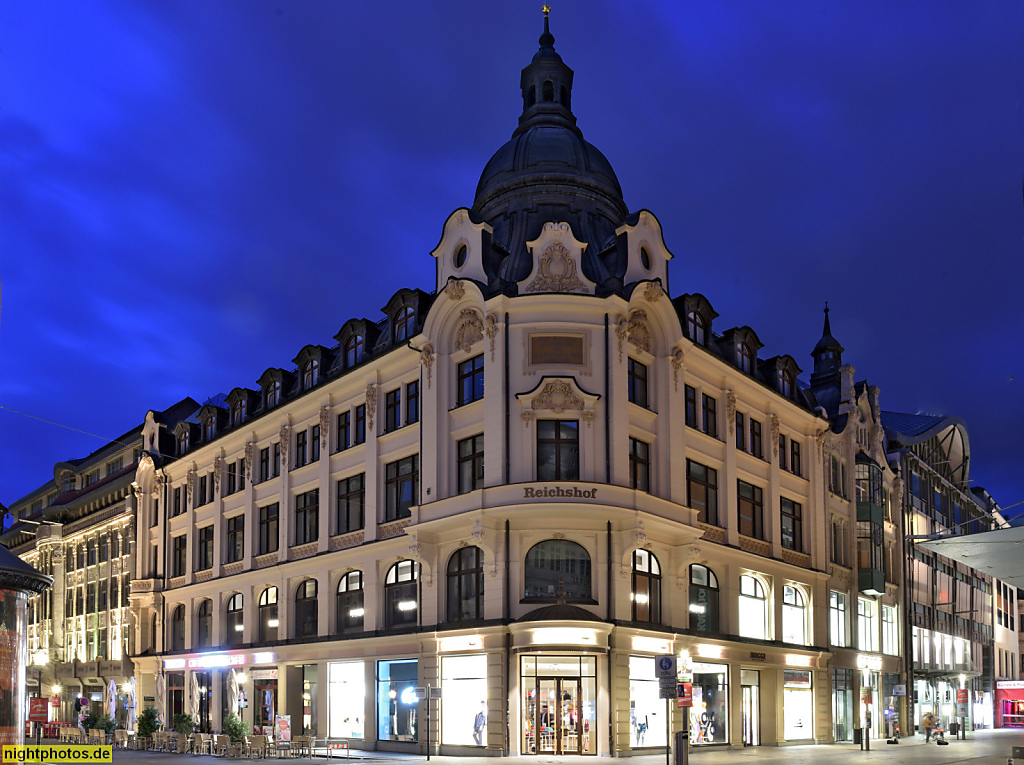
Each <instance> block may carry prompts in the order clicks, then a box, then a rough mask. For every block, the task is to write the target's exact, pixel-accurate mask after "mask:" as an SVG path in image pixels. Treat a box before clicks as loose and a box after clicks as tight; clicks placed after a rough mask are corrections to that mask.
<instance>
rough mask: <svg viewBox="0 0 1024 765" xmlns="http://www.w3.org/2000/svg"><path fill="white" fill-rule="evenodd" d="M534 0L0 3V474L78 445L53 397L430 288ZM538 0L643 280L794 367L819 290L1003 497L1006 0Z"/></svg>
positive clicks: (254, 370) (1018, 332) (160, 391)
mask: <svg viewBox="0 0 1024 765" xmlns="http://www.w3.org/2000/svg"><path fill="white" fill-rule="evenodd" d="M540 5H541V3H540V2H539V0H538V1H537V2H521V1H520V2H508V1H505V2H496V1H492V2H486V3H482V2H469V1H468V0H455V1H449V2H443V3H441V2H430V3H426V2H413V1H412V0H409V1H408V2H398V3H394V2H393V3H388V2H383V3H357V2H350V1H347V0H346V1H345V2H342V0H330V1H328V0H302V1H301V2H295V1H294V0H292V2H284V1H283V0H277V2H269V3H268V2H262V0H237V1H231V0H218V1H217V2H201V1H200V0H190V1H188V2H186V1H185V0H167V1H166V2H155V3H138V2H123V1H121V0H110V1H108V2H71V3H62V4H60V5H59V6H54V5H53V4H49V3H35V2H29V1H28V0H8V2H4V3H3V4H2V5H0V279H2V300H3V302H2V306H0V406H2V407H4V409H0V434H2V438H0V466H2V468H0V502H4V503H5V504H9V503H11V502H13V501H14V500H15V499H17V498H19V497H21V496H23V495H24V494H26V493H27V492H29V491H31V490H32V489H34V488H36V487H37V486H39V485H40V484H42V483H43V482H45V481H46V480H48V479H50V478H51V477H52V475H53V473H52V470H53V465H54V463H55V462H57V461H60V460H65V459H72V458H78V457H82V456H85V455H86V454H88V453H89V452H91V451H93V450H95V449H96V448H99V447H100V446H101V445H102V443H103V442H102V441H101V440H100V439H97V438H94V437H91V436H86V435H83V434H82V433H78V432H75V430H78V431H85V432H87V433H91V434H98V435H100V436H105V437H107V438H114V437H117V436H119V435H120V434H122V433H124V432H125V431H127V430H129V429H131V428H132V427H134V426H136V425H138V424H139V423H140V422H141V421H142V419H143V417H144V416H145V413H146V411H147V410H149V409H163V408H166V407H167V406H169V405H171V404H173V403H174V402H176V401H177V400H179V399H181V398H182V397H184V396H192V397H193V398H195V399H196V400H198V401H200V402H202V401H204V400H205V399H206V398H208V397H210V396H213V395H215V394H217V393H219V392H225V393H226V392H228V391H229V390H231V388H233V387H235V386H248V387H253V388H255V387H256V379H257V378H258V377H259V375H260V374H261V373H262V372H263V370H265V369H266V368H267V367H271V366H283V367H291V366H292V364H291V359H293V358H294V357H295V355H296V353H297V352H298V350H299V349H300V348H301V347H302V346H303V345H305V344H307V343H322V344H324V345H333V343H334V341H333V339H332V336H333V335H334V334H335V333H336V332H337V331H338V330H339V329H340V328H341V325H342V324H343V323H344V322H345V320H346V319H348V318H350V317H354V316H356V317H363V316H365V317H369V318H371V319H374V320H376V319H378V318H380V316H381V314H380V313H379V311H380V307H381V306H383V305H384V304H385V303H386V302H387V300H388V298H389V297H390V296H391V295H392V294H393V292H394V291H395V290H396V289H398V288H399V287H401V286H409V287H421V288H424V289H426V290H428V291H430V290H432V289H433V284H434V262H433V259H432V258H431V257H430V255H429V251H430V250H431V249H432V248H433V246H434V245H435V244H436V243H437V241H438V238H439V236H440V233H441V226H442V223H443V222H444V220H445V218H446V217H447V216H448V214H449V213H450V212H451V211H452V210H453V209H455V208H457V207H460V206H464V205H465V206H469V205H471V204H472V202H473V195H474V191H475V189H476V183H477V180H478V179H479V174H480V171H481V170H482V169H483V166H484V164H485V163H486V161H487V159H488V158H489V157H490V155H491V154H492V152H493V151H494V150H495V149H497V148H498V147H499V146H500V145H501V144H502V143H504V142H505V141H506V140H507V139H508V138H509V136H510V135H511V133H512V131H513V129H514V128H515V126H516V121H517V119H518V116H519V113H520V110H521V100H520V94H519V70H520V69H521V68H522V67H523V66H525V65H526V64H527V63H528V62H529V60H530V58H531V56H532V55H533V53H534V51H535V50H536V49H537V37H538V35H539V34H540V31H541V14H540ZM551 24H552V31H553V33H554V35H555V38H556V43H555V45H556V48H557V50H558V51H559V53H561V55H562V57H563V58H564V59H565V61H566V63H567V64H569V66H571V67H572V68H573V69H574V70H575V72H576V78H575V87H574V94H573V110H574V112H575V113H576V116H577V117H578V118H579V125H580V127H581V128H582V130H583V133H584V135H585V136H586V137H587V139H588V140H590V141H591V142H592V143H594V144H595V145H596V146H597V147H598V148H599V149H601V150H602V151H603V152H604V154H605V155H606V156H607V157H608V158H609V160H610V161H611V163H612V165H613V167H614V168H615V170H616V172H617V174H618V177H619V180H620V182H621V184H622V188H623V192H624V195H625V199H626V202H627V204H628V205H629V206H630V209H632V210H636V209H639V208H648V209H650V210H651V211H653V212H654V213H655V214H656V215H657V216H658V217H659V219H660V220H661V222H662V224H663V226H664V231H665V238H666V242H667V244H668V246H669V248H670V250H672V251H673V252H674V253H675V256H676V258H675V260H674V261H673V263H672V266H671V284H670V285H669V288H670V292H671V294H672V295H678V294H681V293H683V292H702V293H704V294H705V295H706V296H707V297H708V299H709V300H710V301H711V303H712V305H713V306H714V307H715V309H716V310H717V311H718V312H719V313H720V314H721V316H720V318H719V319H718V320H717V322H716V328H717V329H719V330H722V329H725V328H728V327H731V326H739V325H743V324H749V325H750V326H752V327H753V328H754V330H755V331H756V332H757V333H758V335H759V336H760V338H761V340H762V342H764V343H765V348H764V349H763V350H762V351H761V355H762V357H763V358H766V357H768V356H771V355H775V354H777V353H789V354H792V355H793V356H794V357H795V358H796V359H797V362H798V363H800V364H801V365H802V366H803V367H804V368H805V370H808V371H806V372H805V373H804V375H803V377H805V378H806V376H807V375H808V374H809V370H810V367H811V360H810V351H811V348H813V346H814V344H815V342H816V341H817V339H818V337H819V336H820V334H821V325H822V312H821V311H822V307H823V305H824V302H825V301H826V300H827V301H828V302H829V305H830V307H831V308H832V313H831V319H832V329H833V333H834V334H835V335H836V337H838V339H839V340H840V342H842V343H843V345H844V346H845V348H846V353H845V354H844V360H845V361H847V362H849V363H851V364H853V365H854V367H855V368H856V378H857V379H858V380H860V379H867V380H868V381H869V382H871V383H872V384H875V385H877V386H879V387H880V388H881V392H882V404H883V407H884V408H886V409H891V410H896V411H904V412H922V413H929V414H952V415H958V416H960V417H962V418H963V419H964V420H965V421H966V423H967V426H968V429H969V433H970V438H971V447H972V457H973V458H972V469H971V476H972V478H973V479H974V482H975V483H974V484H973V485H981V486H985V487H986V488H988V489H989V490H990V491H991V492H992V493H993V494H994V496H995V497H996V498H997V499H998V500H999V501H1000V502H1001V503H1002V504H1003V505H1012V504H1014V503H1017V502H1020V501H1024V464H1022V463H1024V460H1022V447H1021V443H1022V437H1021V434H1022V433H1024V394H1022V391H1024V387H1022V386H1024V341H1022V337H1024V321H1022V309H1021V304H1020V297H1019V295H1020V291H1021V285H1022V283H1024V258H1022V243H1024V215H1022V204H1021V202H1022V197H1021V183H1022V175H1024V106H1022V96H1024V77H1022V75H1024V56H1022V53H1024V4H1022V3H1020V2H1016V1H1013V0H1006V1H1005V2H974V3H961V2H955V3H954V2H936V1H935V0H928V1H926V2H903V3H892V2H877V3H872V2H864V1H863V0H858V1H857V2H846V3H822V2H788V3H762V2H753V1H752V0H751V1H750V2H728V1H726V0H708V1H707V2H686V3H681V2H678V0H671V1H669V0H666V1H664V2H628V3H626V2H622V1H621V0H619V1H618V2H609V1H606V0H565V1H564V2H556V3H554V7H553V11H552V14H551ZM10 410H17V411H18V412H24V413H28V414H30V415H33V417H38V418H42V419H44V420H48V421H52V422H55V423H60V424H61V425H64V426H67V427H66V428H64V427H57V426H55V425H51V424H47V423H46V422H43V421H41V420H39V419H33V418H31V417H26V416H23V415H20V414H15V413H14V412H12V411H10ZM68 428H73V429H75V430H71V429H68ZM1018 509H1019V508H1018Z"/></svg>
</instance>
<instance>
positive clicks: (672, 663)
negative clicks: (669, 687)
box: [654, 654, 676, 680]
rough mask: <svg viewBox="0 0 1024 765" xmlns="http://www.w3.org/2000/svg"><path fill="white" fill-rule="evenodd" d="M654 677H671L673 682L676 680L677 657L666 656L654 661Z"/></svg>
mask: <svg viewBox="0 0 1024 765" xmlns="http://www.w3.org/2000/svg"><path fill="white" fill-rule="evenodd" d="M654 676H655V677H671V678H672V679H673V680H675V678H676V657H675V656H673V655H672V654H665V655H664V656H659V657H658V658H657V659H655V660H654Z"/></svg>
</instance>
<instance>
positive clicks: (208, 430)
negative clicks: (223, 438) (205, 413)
mask: <svg viewBox="0 0 1024 765" xmlns="http://www.w3.org/2000/svg"><path fill="white" fill-rule="evenodd" d="M215 422H216V419H215V418H214V417H208V418H207V419H206V421H205V422H204V423H203V439H204V440H206V441H212V440H213V436H214V423H215Z"/></svg>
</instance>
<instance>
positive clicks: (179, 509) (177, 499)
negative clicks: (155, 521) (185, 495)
mask: <svg viewBox="0 0 1024 765" xmlns="http://www.w3.org/2000/svg"><path fill="white" fill-rule="evenodd" d="M183 512H185V506H184V505H182V503H181V487H180V486H176V487H175V488H174V503H173V504H172V505H171V516H172V517H173V516H175V515H181V514H182V513H183Z"/></svg>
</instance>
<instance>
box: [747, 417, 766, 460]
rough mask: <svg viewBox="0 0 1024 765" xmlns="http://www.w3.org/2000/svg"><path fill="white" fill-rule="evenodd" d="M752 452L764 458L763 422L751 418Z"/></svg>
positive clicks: (759, 457)
mask: <svg viewBox="0 0 1024 765" xmlns="http://www.w3.org/2000/svg"><path fill="white" fill-rule="evenodd" d="M750 453H751V454H753V455H754V456H755V457H757V458H758V459H763V458H764V448H763V446H762V444H761V423H760V422H758V421H757V420H755V419H754V418H753V417H751V418H750Z"/></svg>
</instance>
